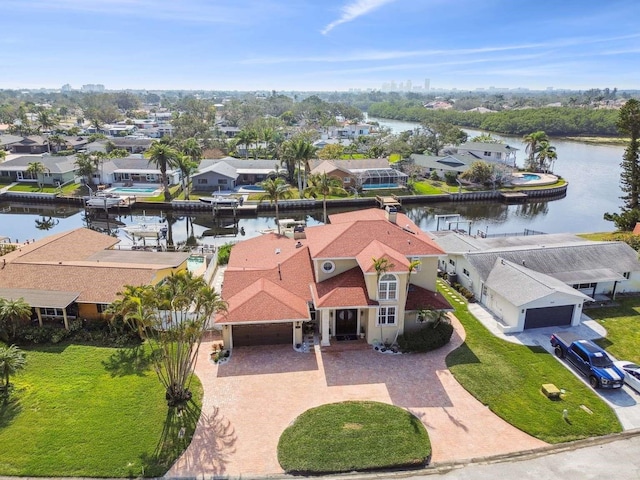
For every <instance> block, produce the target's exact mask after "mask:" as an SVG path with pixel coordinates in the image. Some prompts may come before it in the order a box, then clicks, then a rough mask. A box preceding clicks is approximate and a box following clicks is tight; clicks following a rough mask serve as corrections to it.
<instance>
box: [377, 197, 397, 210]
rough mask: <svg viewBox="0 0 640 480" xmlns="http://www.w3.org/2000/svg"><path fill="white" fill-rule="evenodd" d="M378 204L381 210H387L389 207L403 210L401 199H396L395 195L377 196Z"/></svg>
mask: <svg viewBox="0 0 640 480" xmlns="http://www.w3.org/2000/svg"><path fill="white" fill-rule="evenodd" d="M376 202H377V204H378V206H379V207H380V208H387V207H392V208H397V209H400V208H402V202H401V201H400V198H398V197H396V196H395V195H389V196H381V195H376Z"/></svg>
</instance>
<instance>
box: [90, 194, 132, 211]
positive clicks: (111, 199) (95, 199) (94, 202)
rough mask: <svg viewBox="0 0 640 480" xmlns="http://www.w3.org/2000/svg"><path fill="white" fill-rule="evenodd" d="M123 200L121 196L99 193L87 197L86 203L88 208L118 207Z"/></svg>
mask: <svg viewBox="0 0 640 480" xmlns="http://www.w3.org/2000/svg"><path fill="white" fill-rule="evenodd" d="M122 200H123V199H122V197H120V195H116V194H114V193H102V192H98V193H96V194H95V195H91V196H90V197H85V202H86V204H87V206H88V207H102V208H110V207H116V206H118V205H120V202H122Z"/></svg>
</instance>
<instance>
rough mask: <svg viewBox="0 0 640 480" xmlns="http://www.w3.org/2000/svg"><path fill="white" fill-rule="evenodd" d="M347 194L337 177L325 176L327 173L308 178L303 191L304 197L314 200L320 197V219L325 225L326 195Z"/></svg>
mask: <svg viewBox="0 0 640 480" xmlns="http://www.w3.org/2000/svg"><path fill="white" fill-rule="evenodd" d="M340 194H344V195H346V194H347V191H346V190H345V189H344V188H342V181H341V180H340V179H339V178H338V177H333V176H329V175H327V172H322V173H317V174H314V175H310V176H309V186H308V187H307V188H306V189H305V195H307V196H310V197H313V198H316V197H317V196H318V195H322V218H323V219H324V220H323V221H324V223H327V195H340Z"/></svg>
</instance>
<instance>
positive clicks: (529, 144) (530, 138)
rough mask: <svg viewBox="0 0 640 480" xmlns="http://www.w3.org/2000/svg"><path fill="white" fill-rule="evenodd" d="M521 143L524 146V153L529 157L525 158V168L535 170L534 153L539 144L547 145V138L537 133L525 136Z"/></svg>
mask: <svg viewBox="0 0 640 480" xmlns="http://www.w3.org/2000/svg"><path fill="white" fill-rule="evenodd" d="M522 141H523V142H524V143H525V144H526V147H525V152H527V154H528V155H529V156H528V157H527V163H526V165H527V168H530V169H532V170H535V168H536V166H537V165H536V153H537V151H538V147H539V146H540V144H541V143H543V142H547V143H549V137H547V134H546V133H544V132H543V131H537V132H533V133H529V134H528V135H525V136H524V137H523V139H522Z"/></svg>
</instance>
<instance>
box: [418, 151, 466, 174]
mask: <svg viewBox="0 0 640 480" xmlns="http://www.w3.org/2000/svg"><path fill="white" fill-rule="evenodd" d="M476 160H478V159H477V158H475V157H473V156H471V155H465V154H451V155H445V156H435V155H420V154H417V153H413V154H411V156H410V163H413V165H416V166H417V167H419V169H420V173H421V174H422V176H424V177H429V176H430V175H431V174H432V173H433V172H436V173H437V174H438V176H439V177H440V178H443V177H444V174H445V173H447V172H454V173H455V174H456V175H460V174H461V173H463V172H465V171H467V170H468V169H469V167H470V166H471V164H472V163H473V162H475V161H476Z"/></svg>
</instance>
